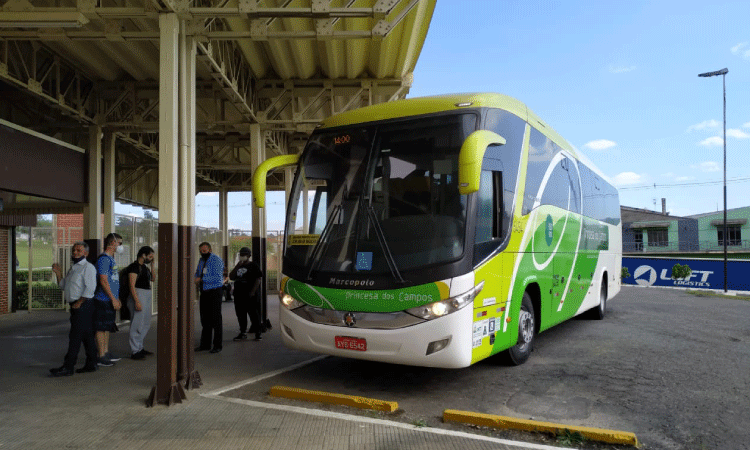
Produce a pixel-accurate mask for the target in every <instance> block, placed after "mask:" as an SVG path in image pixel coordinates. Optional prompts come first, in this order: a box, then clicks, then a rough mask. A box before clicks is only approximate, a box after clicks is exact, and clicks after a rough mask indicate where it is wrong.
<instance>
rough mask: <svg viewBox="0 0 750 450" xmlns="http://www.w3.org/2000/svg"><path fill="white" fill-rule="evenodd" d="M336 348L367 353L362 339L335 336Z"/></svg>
mask: <svg viewBox="0 0 750 450" xmlns="http://www.w3.org/2000/svg"><path fill="white" fill-rule="evenodd" d="M336 348H340V349H343V350H356V351H358V352H365V351H367V341H366V340H365V339H362V338H355V337H349V336H336Z"/></svg>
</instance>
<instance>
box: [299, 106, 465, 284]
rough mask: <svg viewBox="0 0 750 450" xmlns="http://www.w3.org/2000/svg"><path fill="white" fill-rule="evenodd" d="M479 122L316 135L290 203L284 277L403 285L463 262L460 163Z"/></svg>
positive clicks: (435, 121)
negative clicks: (358, 278) (386, 278)
mask: <svg viewBox="0 0 750 450" xmlns="http://www.w3.org/2000/svg"><path fill="white" fill-rule="evenodd" d="M476 124H477V116H476V115H475V114H473V113H463V114H451V115H441V116H433V117H428V118H421V119H413V120H407V121H399V122H384V123H379V124H375V125H367V124H365V125H357V126H352V127H346V128H337V129H336V130H335V131H330V130H322V131H320V132H317V133H315V134H313V135H312V136H311V138H310V141H309V142H308V145H307V147H306V149H305V152H304V154H303V156H302V158H301V162H300V168H299V173H298V176H297V178H296V181H295V184H294V186H293V188H292V192H291V196H290V199H291V202H292V203H291V205H290V206H291V207H290V208H289V217H287V222H286V223H287V229H286V236H287V242H286V252H285V255H284V256H285V259H284V263H285V271H286V270H291V271H293V272H296V273H297V276H299V275H302V278H303V279H309V278H310V277H311V276H312V274H313V273H315V272H318V271H320V272H327V273H331V272H334V273H350V274H353V273H362V274H367V275H387V274H391V275H392V276H393V277H394V279H396V280H399V281H403V279H401V275H400V273H401V272H403V271H409V270H415V269H418V268H422V267H426V266H430V265H433V264H438V263H445V262H448V261H453V260H456V259H457V258H459V257H461V255H462V254H463V252H464V235H465V230H466V206H467V199H466V196H465V195H461V194H459V191H458V155H459V151H460V149H461V145H462V144H463V142H464V140H465V139H466V137H467V136H468V135H469V134H470V133H471V132H473V131H474V130H475V129H476ZM290 275H291V273H290Z"/></svg>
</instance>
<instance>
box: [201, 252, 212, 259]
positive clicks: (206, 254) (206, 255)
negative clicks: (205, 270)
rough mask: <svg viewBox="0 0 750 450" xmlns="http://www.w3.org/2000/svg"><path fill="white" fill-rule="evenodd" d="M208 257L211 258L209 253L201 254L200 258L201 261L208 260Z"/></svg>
mask: <svg viewBox="0 0 750 450" xmlns="http://www.w3.org/2000/svg"><path fill="white" fill-rule="evenodd" d="M209 256H211V252H208V253H202V254H201V258H203V259H208V257H209Z"/></svg>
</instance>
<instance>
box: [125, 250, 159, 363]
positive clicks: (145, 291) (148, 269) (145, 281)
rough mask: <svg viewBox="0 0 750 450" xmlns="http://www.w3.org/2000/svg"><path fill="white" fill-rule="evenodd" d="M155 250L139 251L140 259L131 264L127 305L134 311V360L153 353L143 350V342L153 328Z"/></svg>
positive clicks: (131, 341)
mask: <svg viewBox="0 0 750 450" xmlns="http://www.w3.org/2000/svg"><path fill="white" fill-rule="evenodd" d="M153 263H154V249H153V248H151V247H149V246H144V247H141V248H140V250H138V259H137V260H135V261H134V262H133V263H132V264H130V265H129V266H128V267H127V268H126V269H125V273H126V274H127V275H128V285H129V289H128V297H127V305H128V308H129V309H130V311H132V314H133V317H132V318H131V319H130V336H129V337H130V339H129V341H130V350H131V355H130V357H131V358H132V359H143V358H145V357H146V356H148V355H153V353H152V352H150V351H148V350H146V349H145V348H143V340H144V339H145V338H146V334H147V333H148V330H149V328H151V298H152V294H151V282H152V281H154V271H153V269H154V266H153Z"/></svg>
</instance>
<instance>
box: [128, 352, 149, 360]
mask: <svg viewBox="0 0 750 450" xmlns="http://www.w3.org/2000/svg"><path fill="white" fill-rule="evenodd" d="M145 357H146V355H144V354H143V353H141V352H135V353H133V354H132V355H130V359H144V358H145Z"/></svg>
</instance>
